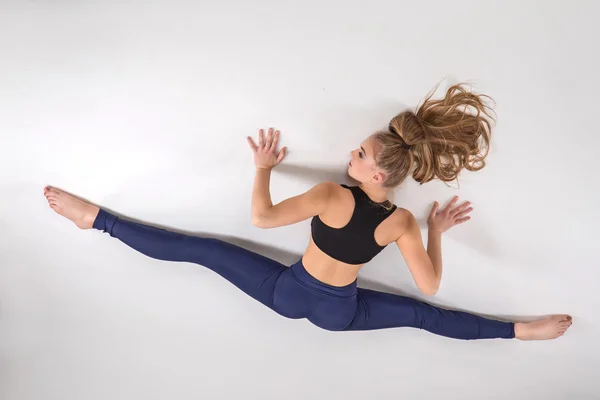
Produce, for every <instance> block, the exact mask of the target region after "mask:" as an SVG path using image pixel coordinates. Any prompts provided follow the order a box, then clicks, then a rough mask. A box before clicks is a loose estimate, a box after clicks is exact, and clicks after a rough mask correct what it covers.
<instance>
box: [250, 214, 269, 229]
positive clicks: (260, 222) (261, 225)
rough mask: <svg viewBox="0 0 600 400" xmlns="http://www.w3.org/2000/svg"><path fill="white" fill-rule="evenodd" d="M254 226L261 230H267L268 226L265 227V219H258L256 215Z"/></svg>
mask: <svg viewBox="0 0 600 400" xmlns="http://www.w3.org/2000/svg"><path fill="white" fill-rule="evenodd" d="M252 225H254V226H255V227H257V228H260V229H266V228H267V226H266V225H265V221H264V219H263V218H260V217H258V216H256V215H253V216H252Z"/></svg>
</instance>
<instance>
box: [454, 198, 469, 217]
mask: <svg viewBox="0 0 600 400" xmlns="http://www.w3.org/2000/svg"><path fill="white" fill-rule="evenodd" d="M470 205H471V202H470V201H465V202H464V203H462V204H461V205H459V206H457V207H454V208H453V209H452V211H450V214H452V215H456V214H458V213H460V212H462V211H464V210H465V209H466V208H467V207H469V206H470Z"/></svg>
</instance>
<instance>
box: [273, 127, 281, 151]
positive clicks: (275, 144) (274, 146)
mask: <svg viewBox="0 0 600 400" xmlns="http://www.w3.org/2000/svg"><path fill="white" fill-rule="evenodd" d="M277 142H279V131H275V136H274V137H273V143H272V144H271V151H277Z"/></svg>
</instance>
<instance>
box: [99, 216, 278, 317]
mask: <svg viewBox="0 0 600 400" xmlns="http://www.w3.org/2000/svg"><path fill="white" fill-rule="evenodd" d="M94 227H95V228H96V229H100V230H103V231H104V232H107V233H109V234H110V236H112V237H114V238H117V239H119V240H120V241H121V242H123V243H125V244H126V245H128V246H129V247H131V248H132V249H134V250H137V251H139V252H140V253H142V254H145V255H146V256H148V257H152V258H155V259H159V260H165V261H176V262H192V263H196V264H200V265H202V266H204V267H206V268H209V269H210V270H212V271H214V272H216V273H217V274H219V275H221V276H222V277H223V278H225V279H227V280H228V281H229V282H231V283H233V284H234V285H235V286H237V287H238V288H239V289H241V290H242V291H244V292H245V293H247V294H248V295H250V296H251V297H253V298H254V299H256V300H258V301H260V302H261V303H263V304H265V305H266V306H268V307H271V308H273V291H274V288H275V284H276V282H277V279H278V278H279V276H280V275H281V273H282V272H283V271H285V270H286V269H287V267H286V266H285V265H283V264H281V263H279V262H277V261H275V260H273V259H270V258H268V257H265V256H263V255H261V254H259V253H256V252H253V251H251V250H247V249H245V248H243V247H240V246H237V245H234V244H232V243H228V242H225V241H223V240H219V239H215V238H207V237H200V236H193V235H185V234H182V233H177V232H172V231H168V230H166V229H162V228H156V227H153V226H150V225H144V224H141V223H137V222H133V221H128V220H125V219H122V218H117V217H116V216H114V215H112V214H110V213H108V212H106V211H104V210H100V213H99V214H98V217H97V218H96V221H95V222H94Z"/></svg>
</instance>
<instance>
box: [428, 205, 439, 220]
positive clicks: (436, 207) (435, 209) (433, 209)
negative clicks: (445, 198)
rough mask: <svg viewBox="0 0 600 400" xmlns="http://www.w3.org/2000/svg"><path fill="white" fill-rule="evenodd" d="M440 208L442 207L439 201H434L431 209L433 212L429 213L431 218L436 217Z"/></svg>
mask: <svg viewBox="0 0 600 400" xmlns="http://www.w3.org/2000/svg"><path fill="white" fill-rule="evenodd" d="M439 207H440V205H439V203H438V202H437V201H434V202H433V207H431V212H430V213H429V218H433V217H435V215H436V213H437V210H438V208H439Z"/></svg>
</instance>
